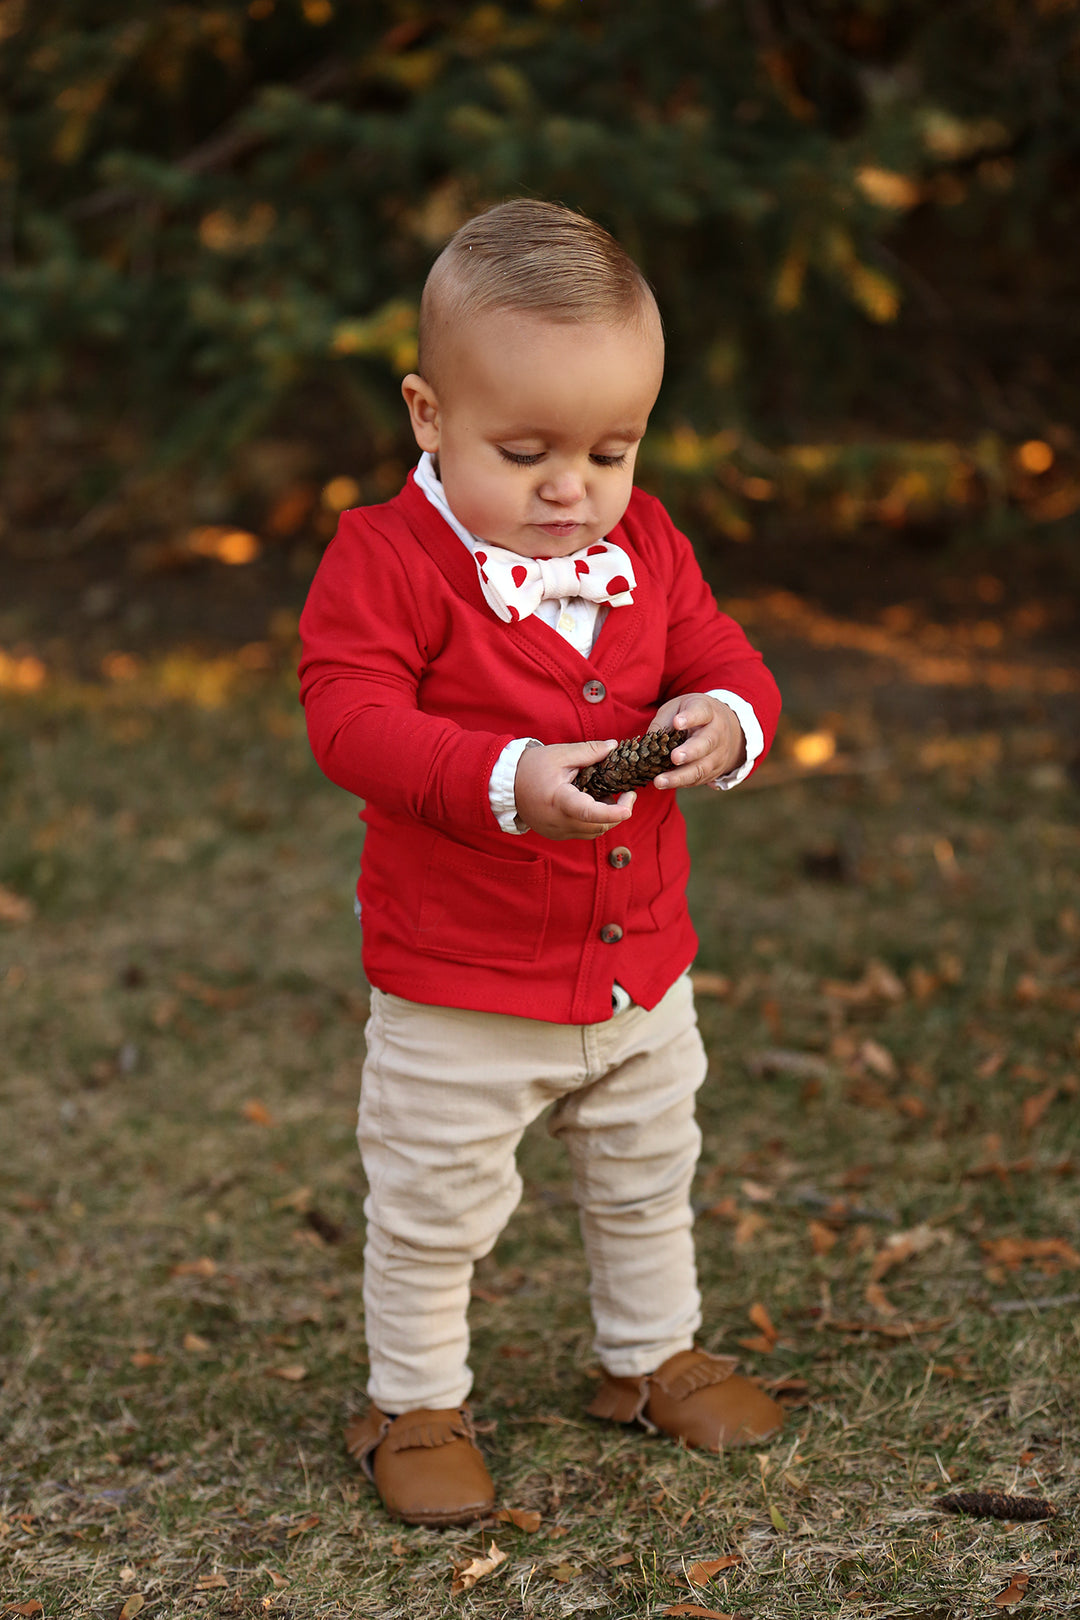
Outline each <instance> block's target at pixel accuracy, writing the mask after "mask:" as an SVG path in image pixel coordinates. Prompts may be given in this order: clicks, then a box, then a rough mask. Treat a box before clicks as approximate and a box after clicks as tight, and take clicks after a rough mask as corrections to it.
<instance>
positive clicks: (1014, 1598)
mask: <svg viewBox="0 0 1080 1620" xmlns="http://www.w3.org/2000/svg"><path fill="white" fill-rule="evenodd" d="M1029 1579H1030V1576H1029V1575H1028V1572H1027V1570H1026V1569H1024V1570H1021V1571H1020V1573H1019V1574H1018V1575H1014V1576H1013V1578H1012V1580H1011V1581H1010V1582H1009V1584H1008V1586H1006V1587H1005V1589H1004V1591H1001V1592H998V1593H996V1594H995V1596H994V1607H995V1608H998V1609H1008V1608H1010V1607H1011V1606H1012V1604H1014V1603H1019V1602H1020V1601H1021V1599H1022V1598H1023V1597H1024V1594H1025V1593H1026V1592H1027V1588H1028V1581H1029Z"/></svg>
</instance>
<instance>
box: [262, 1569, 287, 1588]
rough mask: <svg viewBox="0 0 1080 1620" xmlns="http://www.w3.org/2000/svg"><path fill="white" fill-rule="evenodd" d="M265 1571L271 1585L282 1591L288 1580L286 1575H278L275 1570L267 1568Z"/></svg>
mask: <svg viewBox="0 0 1080 1620" xmlns="http://www.w3.org/2000/svg"><path fill="white" fill-rule="evenodd" d="M266 1573H267V1575H268V1576H269V1578H270V1584H271V1586H274V1587H276V1588H277V1590H278V1591H279V1592H281V1591H283V1590H284V1588H285V1587H286V1586H288V1584H289V1582H288V1579H287V1577H286V1576H284V1575H279V1574H278V1572H277V1570H275V1569H268V1570H267V1572H266Z"/></svg>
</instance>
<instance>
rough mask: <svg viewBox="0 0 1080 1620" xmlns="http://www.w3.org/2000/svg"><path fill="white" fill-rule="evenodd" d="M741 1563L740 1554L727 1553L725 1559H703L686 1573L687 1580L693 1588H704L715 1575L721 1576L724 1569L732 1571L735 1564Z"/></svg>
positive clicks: (691, 1566) (692, 1565)
mask: <svg viewBox="0 0 1080 1620" xmlns="http://www.w3.org/2000/svg"><path fill="white" fill-rule="evenodd" d="M741 1563H742V1555H741V1554H740V1553H727V1554H725V1556H724V1557H723V1558H701V1559H699V1560H698V1562H697V1563H696V1564H691V1565H690V1568H689V1569H688V1570H687V1571H686V1578H687V1580H688V1581H689V1582H690V1585H691V1586H704V1585H705V1582H706V1581H711V1580H712V1578H713V1576H714V1575H719V1573H720V1571H721V1570H722V1569H731V1568H733V1567H734V1565H735V1564H741Z"/></svg>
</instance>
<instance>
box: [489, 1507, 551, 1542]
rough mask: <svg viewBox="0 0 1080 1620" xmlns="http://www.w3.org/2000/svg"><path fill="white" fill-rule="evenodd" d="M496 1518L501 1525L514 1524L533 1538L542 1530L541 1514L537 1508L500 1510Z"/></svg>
mask: <svg viewBox="0 0 1080 1620" xmlns="http://www.w3.org/2000/svg"><path fill="white" fill-rule="evenodd" d="M495 1518H496V1519H497V1521H498V1522H499V1523H500V1524H512V1525H515V1526H516V1527H517V1529H519V1530H525V1531H527V1532H528V1534H529V1535H530V1536H531V1535H532V1534H533V1532H534V1531H535V1530H539V1528H540V1514H539V1513H538V1512H537V1511H536V1509H535V1508H500V1509H499V1511H498V1513H496V1515H495Z"/></svg>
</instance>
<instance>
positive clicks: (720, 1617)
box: [664, 1603, 735, 1620]
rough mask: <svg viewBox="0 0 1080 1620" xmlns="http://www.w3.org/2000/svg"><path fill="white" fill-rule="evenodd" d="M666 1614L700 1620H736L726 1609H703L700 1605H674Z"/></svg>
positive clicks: (665, 1611) (667, 1609) (670, 1606)
mask: <svg viewBox="0 0 1080 1620" xmlns="http://www.w3.org/2000/svg"><path fill="white" fill-rule="evenodd" d="M664 1613H665V1614H692V1615H697V1616H698V1620H735V1616H734V1615H733V1614H728V1613H727V1611H726V1610H724V1609H703V1608H702V1607H701V1604H700V1603H672V1604H670V1605H669V1606H668V1607H667V1608H666V1609H665V1610H664Z"/></svg>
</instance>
